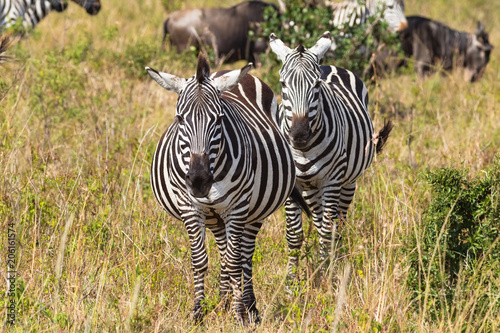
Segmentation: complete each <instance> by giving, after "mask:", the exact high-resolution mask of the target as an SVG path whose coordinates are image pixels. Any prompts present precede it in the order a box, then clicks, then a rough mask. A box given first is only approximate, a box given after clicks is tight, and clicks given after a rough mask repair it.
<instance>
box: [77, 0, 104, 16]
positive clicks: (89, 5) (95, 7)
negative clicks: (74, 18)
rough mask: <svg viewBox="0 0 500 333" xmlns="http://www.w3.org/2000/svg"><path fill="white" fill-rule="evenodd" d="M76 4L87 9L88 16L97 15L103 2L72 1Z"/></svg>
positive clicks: (89, 0)
mask: <svg viewBox="0 0 500 333" xmlns="http://www.w3.org/2000/svg"><path fill="white" fill-rule="evenodd" d="M71 1H73V2H74V3H76V4H78V5H80V6H82V7H83V8H85V10H86V11H87V13H88V14H90V15H96V14H97V13H99V10H101V1H100V0H71Z"/></svg>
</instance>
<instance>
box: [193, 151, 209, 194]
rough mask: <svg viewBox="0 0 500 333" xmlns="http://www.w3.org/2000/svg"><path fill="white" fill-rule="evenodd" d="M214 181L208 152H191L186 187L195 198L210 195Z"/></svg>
mask: <svg viewBox="0 0 500 333" xmlns="http://www.w3.org/2000/svg"><path fill="white" fill-rule="evenodd" d="M213 183H214V176H213V175H212V173H211V172H210V160H209V159H208V154H205V153H201V154H193V153H192V154H191V158H190V161H189V169H188V172H187V173H186V187H187V189H188V191H189V192H190V193H191V195H192V196H193V197H195V198H203V197H206V196H207V195H208V193H209V192H210V188H211V187H212V185H213Z"/></svg>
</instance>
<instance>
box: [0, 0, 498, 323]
mask: <svg viewBox="0 0 500 333" xmlns="http://www.w3.org/2000/svg"><path fill="white" fill-rule="evenodd" d="M293 1H295V0H293ZM236 2H237V1H234V0H231V1H229V0H228V1H223V2H217V3H216V2H215V1H212V0H208V1H201V0H199V1H194V2H190V4H192V6H202V5H204V6H216V5H217V6H229V5H233V4H235V3H236ZM165 3H167V2H165V1H156V0H143V1H135V2H127V5H126V6H124V5H123V1H118V0H107V1H106V2H103V9H102V12H101V13H99V14H98V15H97V16H92V17H91V16H89V15H87V14H86V13H85V11H84V10H83V9H81V8H80V7H79V6H76V5H75V4H74V3H72V2H69V6H68V10H67V11H66V12H64V13H51V14H50V15H49V16H48V17H47V18H46V19H44V20H43V21H42V23H41V24H40V25H39V26H37V28H36V29H35V30H33V31H31V32H28V33H27V34H26V35H25V37H24V38H23V39H21V40H20V41H19V42H18V43H16V44H15V45H14V46H13V47H12V48H11V49H10V50H9V55H11V56H12V57H13V58H14V60H13V61H11V62H9V63H4V64H2V65H1V66H0V170H1V171H2V172H1V173H0V252H2V253H4V254H5V253H7V230H8V224H9V223H13V224H14V225H15V227H14V229H15V235H16V271H17V280H16V286H15V287H16V288H15V301H16V306H17V324H16V326H14V327H4V330H6V331H19V332H21V331H36V332H41V331H119V332H121V331H137V332H140V331H144V332H151V331H175V332H191V331H195V332H198V331H202V330H203V331H208V332H221V331H223V332H226V331H241V330H242V329H241V328H239V327H238V326H237V323H236V322H234V320H233V319H232V316H231V315H230V314H229V313H228V312H226V311H225V310H224V309H223V307H222V304H221V300H220V299H219V297H218V295H217V294H218V275H219V273H218V269H219V267H220V266H219V255H218V250H217V247H216V245H215V241H214V239H213V237H212V235H210V233H208V236H207V242H206V244H207V250H208V254H209V260H210V264H209V274H208V275H207V278H206V283H207V285H206V293H207V306H208V308H209V310H210V311H209V313H208V315H207V317H206V319H205V320H204V322H203V324H202V325H201V326H200V327H195V326H194V325H193V324H192V321H191V319H190V317H189V312H190V310H191V308H192V306H193V290H194V285H193V278H192V272H191V264H190V251H189V239H188V237H187V233H186V231H185V229H184V226H183V224H182V222H180V221H177V220H175V219H173V218H171V217H170V216H168V214H166V213H165V212H164V211H162V210H161V208H160V207H159V205H158V203H157V202H156V200H155V198H154V196H153V194H152V191H151V188H150V184H149V168H150V163H151V160H152V154H153V152H154V149H155V146H156V144H157V142H158V141H159V140H160V137H161V135H162V133H163V131H164V130H165V129H166V128H167V126H168V125H169V124H170V123H171V122H172V121H173V116H174V110H175V102H176V98H177V96H176V95H175V94H172V93H168V92H166V91H165V90H163V89H161V88H160V87H158V85H157V84H156V83H154V82H152V80H151V79H150V78H149V77H147V76H146V75H145V73H144V72H143V70H142V67H143V66H145V65H147V66H151V67H154V68H157V69H159V70H163V71H166V72H169V73H173V74H176V75H180V76H183V77H189V76H191V75H193V73H194V72H195V69H196V55H194V54H192V53H190V52H187V53H185V54H181V55H178V54H176V52H175V51H174V50H170V47H169V45H166V46H165V50H162V48H161V39H162V22H163V20H164V19H165V17H166V15H167V13H166V12H165V10H164V7H163V4H165ZM168 3H171V4H174V5H175V6H177V7H175V8H171V9H169V11H171V10H174V9H178V8H181V7H182V6H186V3H185V2H180V1H179V2H168ZM405 3H406V10H407V14H408V15H412V14H420V15H424V16H429V17H433V18H437V19H439V20H441V21H443V22H445V23H447V24H449V25H450V26H452V27H456V28H460V29H462V30H465V31H474V29H475V25H476V21H477V19H482V20H483V22H484V23H485V25H486V27H487V30H488V31H490V32H491V33H490V40H491V43H492V44H493V45H500V33H499V32H498V30H495V29H493V25H494V22H496V21H495V20H496V18H497V17H498V15H500V3H499V4H497V3H496V2H487V1H456V2H453V4H450V3H449V1H444V0H438V1H432V2H430V1H423V2H421V1H415V0H408V1H405ZM146 15H147V19H145V16H146ZM476 15H477V16H476ZM312 29H313V31H312V33H313V32H314V33H315V32H317V29H314V28H312ZM318 30H319V29H318ZM323 31H324V30H323V29H321V30H319V32H318V33H319V34H321V33H322V32H323ZM311 38H312V37H311ZM313 40H314V38H313ZM304 43H305V44H306V45H307V43H308V42H307V41H305V42H304ZM309 45H310V44H309ZM327 61H331V62H335V63H336V62H337V61H340V60H335V61H334V60H326V61H325V63H326V62H327ZM243 66H244V62H238V63H236V64H231V65H223V66H222V67H220V68H222V69H236V68H241V67H243ZM251 73H252V74H253V75H255V76H257V77H259V78H262V79H263V80H264V81H265V82H267V83H270V84H273V82H274V83H277V82H278V73H277V67H276V65H275V64H272V61H269V62H268V61H263V65H262V67H261V68H256V69H253V70H252V72H251ZM499 73H500V64H499V62H498V58H497V57H495V53H494V52H493V54H492V59H491V62H490V64H489V65H488V67H487V69H486V72H485V75H484V77H483V79H482V80H481V81H480V82H478V83H476V84H467V83H465V82H464V81H463V75H462V73H461V72H455V73H453V74H451V75H446V76H441V75H433V76H431V77H430V78H428V79H427V80H425V81H422V80H420V79H418V78H417V77H416V76H415V75H414V74H413V73H411V72H408V73H403V74H398V75H397V76H396V75H395V74H391V75H389V76H388V77H386V78H384V79H381V80H379V81H377V82H376V83H377V84H374V85H370V86H369V87H368V89H369V95H370V104H369V110H370V114H371V116H372V119H373V122H374V127H375V129H379V128H381V126H382V125H383V123H384V119H385V118H391V119H392V120H393V122H394V123H395V128H394V130H393V133H392V134H391V137H390V139H389V141H388V143H387V146H386V148H385V150H384V152H383V154H382V155H379V156H377V158H376V160H375V161H374V163H373V164H372V166H371V167H370V169H369V170H368V171H367V172H366V174H365V175H364V176H363V177H362V178H361V179H360V180H359V182H358V189H357V192H356V196H355V199H354V202H353V204H352V206H351V209H350V212H349V214H348V216H347V218H346V220H345V221H343V223H342V226H341V228H340V232H341V233H342V239H341V241H340V243H338V244H337V245H336V246H337V247H336V248H335V251H334V252H335V256H334V257H333V258H331V260H330V266H329V267H328V270H327V272H326V275H325V278H324V279H323V280H321V281H319V280H318V279H317V275H316V273H315V272H316V270H317V268H318V266H319V264H320V263H319V262H318V259H317V253H318V238H317V234H316V232H315V231H314V230H311V227H310V222H309V221H308V222H306V223H305V227H306V235H308V237H307V241H306V243H305V245H304V247H303V250H302V259H301V262H300V266H299V270H298V274H299V276H300V278H301V280H300V282H299V284H298V287H297V289H296V290H294V292H293V293H291V294H290V293H287V292H286V287H285V279H286V263H287V249H286V241H285V235H284V233H285V231H284V230H285V220H284V211H283V210H280V211H278V212H276V213H275V214H273V215H272V216H271V217H269V218H268V219H267V220H266V221H265V223H264V227H263V230H262V231H261V232H260V233H259V236H258V239H257V249H256V255H255V257H254V267H255V268H254V279H255V281H254V287H255V290H256V296H257V302H258V303H257V306H258V308H259V310H260V313H261V316H262V323H261V324H260V325H259V326H258V327H255V331H257V332H285V331H286V332H288V331H294V332H301V331H314V332H324V331H334V330H337V331H345V332H416V331H420V332H462V331H465V332H467V331H470V332H496V331H499V330H500V322H499V320H498V318H499V313H498V300H499V286H500V278H499V276H498V267H499V265H498V242H496V237H497V232H498V177H499V176H498V168H499V166H498V165H499V162H498V158H495V156H496V155H497V154H498V151H499V147H500V123H499V122H498V119H500V107H499V103H500V99H499V97H498V96H500V86H499V85H498V83H497V82H499V81H500V77H499V75H500V74H499ZM273 88H274V89H275V92H276V93H279V89H277V88H276V87H275V86H273ZM279 98H280V97H279V95H278V99H279ZM452 208H453V209H452ZM443 226H444V227H445V228H444V229H443ZM441 230H443V233H442V235H441V236H439V235H440V233H441ZM457 235H458V236H457ZM456 237H458V238H456ZM454 239H460V240H461V241H460V242H454V241H453V240H454ZM419 249H420V250H419ZM419 251H420V252H419ZM434 252H435V255H434V258H435V259H436V260H431V259H432V255H433V253H434ZM2 262H4V261H2ZM5 272H6V270H5V268H2V276H4V274H5ZM4 285H5V284H2V285H1V286H2V287H1V288H0V308H1V309H2V311H4V309H5V306H6V304H7V303H6V302H7V300H8V298H7V297H6V292H7V289H6V288H7V286H5V287H3V286H4Z"/></svg>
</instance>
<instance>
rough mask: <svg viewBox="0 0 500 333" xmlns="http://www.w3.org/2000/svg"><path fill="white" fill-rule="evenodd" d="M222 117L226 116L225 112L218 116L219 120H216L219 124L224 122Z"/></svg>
mask: <svg viewBox="0 0 500 333" xmlns="http://www.w3.org/2000/svg"><path fill="white" fill-rule="evenodd" d="M222 118H224V115H223V114H220V115H218V116H217V120H216V122H217V125H218V124H220V123H221V122H222Z"/></svg>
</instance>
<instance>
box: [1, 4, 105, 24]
mask: <svg viewBox="0 0 500 333" xmlns="http://www.w3.org/2000/svg"><path fill="white" fill-rule="evenodd" d="M72 1H73V2H75V3H77V4H79V5H80V6H82V7H84V8H85V9H86V10H87V13H89V14H91V15H95V14H97V13H98V12H99V10H100V8H101V3H100V0H72ZM66 7H67V2H66V1H63V0H0V26H3V27H6V28H9V27H10V26H12V25H13V24H14V23H15V22H16V20H17V19H19V18H21V20H22V23H23V25H24V27H25V28H35V26H36V25H37V24H38V23H40V21H41V20H42V19H43V18H44V17H45V16H47V15H48V14H49V13H50V12H51V11H52V10H55V11H57V12H62V11H64V10H65V9H66Z"/></svg>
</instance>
